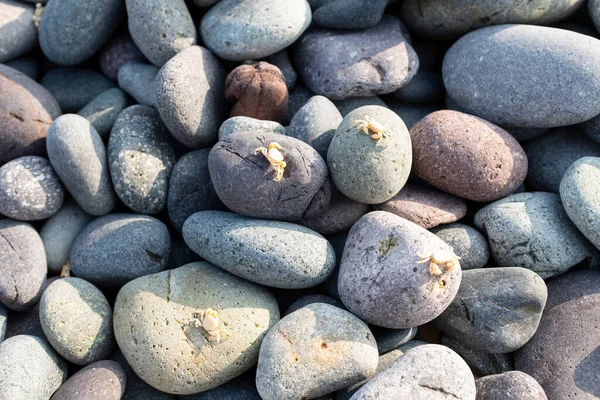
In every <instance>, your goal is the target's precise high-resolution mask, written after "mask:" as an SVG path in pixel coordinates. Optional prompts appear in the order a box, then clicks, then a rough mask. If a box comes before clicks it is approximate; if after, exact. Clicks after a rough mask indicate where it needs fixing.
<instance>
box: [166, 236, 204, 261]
mask: <svg viewBox="0 0 600 400" xmlns="http://www.w3.org/2000/svg"><path fill="white" fill-rule="evenodd" d="M196 261H202V258H200V256H199V255H198V254H196V253H194V251H193V250H192V249H190V248H189V247H188V245H187V244H185V242H184V241H183V239H180V238H179V237H177V236H173V237H172V238H171V255H170V257H169V266H168V269H173V268H177V267H181V266H182V265H186V264H190V263H193V262H196Z"/></svg>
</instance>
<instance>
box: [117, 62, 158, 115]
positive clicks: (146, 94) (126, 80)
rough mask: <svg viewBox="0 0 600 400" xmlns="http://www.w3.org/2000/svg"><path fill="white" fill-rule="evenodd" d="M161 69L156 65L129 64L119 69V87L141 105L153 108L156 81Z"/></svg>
mask: <svg viewBox="0 0 600 400" xmlns="http://www.w3.org/2000/svg"><path fill="white" fill-rule="evenodd" d="M158 71H159V68H158V67H157V66H155V65H149V64H142V63H128V64H125V65H123V66H122V67H121V69H119V74H118V80H119V87H120V88H121V89H123V90H124V91H126V92H127V93H128V94H129V95H130V96H131V97H133V98H134V99H135V101H137V102H138V103H139V104H143V105H145V106H153V105H154V103H155V99H154V81H155V80H156V75H157V74H158Z"/></svg>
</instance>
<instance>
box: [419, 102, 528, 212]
mask: <svg viewBox="0 0 600 400" xmlns="http://www.w3.org/2000/svg"><path fill="white" fill-rule="evenodd" d="M410 138H411V141H412V144H413V173H414V174H415V175H416V176H418V177H419V178H421V179H423V180H424V181H426V182H427V183H429V184H430V185H431V186H434V187H436V188H438V189H441V190H443V191H445V192H448V193H451V194H454V195H456V196H459V197H463V198H465V199H469V200H474V201H481V202H490V201H494V200H497V199H500V198H503V197H506V196H508V195H509V194H511V193H512V192H514V191H515V190H516V189H517V187H518V186H519V185H520V184H521V183H522V182H523V181H524V180H525V176H526V174H527V156H526V154H525V151H524V150H523V148H522V147H521V146H520V145H519V143H518V142H517V141H516V140H515V139H514V138H513V137H512V136H511V135H510V134H509V133H508V132H506V131H505V130H503V129H502V128H500V127H498V126H496V125H494V124H491V123H489V122H487V121H485V120H483V119H481V118H478V117H475V116H472V115H469V114H464V113H461V112H458V111H451V110H442V111H436V112H434V113H432V114H429V115H428V116H426V117H425V118H423V119H422V120H421V121H419V122H418V123H417V124H416V125H415V126H413V127H412V128H411V130H410Z"/></svg>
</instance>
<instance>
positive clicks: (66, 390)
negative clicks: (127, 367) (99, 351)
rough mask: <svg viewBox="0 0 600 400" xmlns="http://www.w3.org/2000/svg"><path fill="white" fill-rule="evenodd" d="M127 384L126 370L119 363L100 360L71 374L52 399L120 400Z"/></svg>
mask: <svg viewBox="0 0 600 400" xmlns="http://www.w3.org/2000/svg"><path fill="white" fill-rule="evenodd" d="M125 385H126V376H125V371H123V368H122V367H121V366H120V365H119V364H118V363H116V362H115V361H110V360H104V361H98V362H95V363H93V364H91V365H88V366H87V367H85V368H83V369H81V370H79V371H78V372H77V373H76V374H75V375H73V376H71V377H70V378H69V379H68V380H67V381H66V382H65V383H64V384H63V385H62V386H61V387H60V388H59V389H58V390H57V391H56V392H55V393H54V395H52V399H51V400H74V399H77V398H81V399H86V400H120V399H121V396H123V393H124V392H125Z"/></svg>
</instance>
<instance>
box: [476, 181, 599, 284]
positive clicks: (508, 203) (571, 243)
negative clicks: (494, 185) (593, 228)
mask: <svg viewBox="0 0 600 400" xmlns="http://www.w3.org/2000/svg"><path fill="white" fill-rule="evenodd" d="M475 226H476V227H477V228H478V229H479V230H481V231H482V232H484V233H485V234H486V235H487V237H488V240H489V242H490V250H491V253H492V255H493V257H494V260H495V261H496V264H497V265H498V266H499V267H523V268H527V269H530V270H532V271H533V272H536V273H537V274H539V275H540V276H541V277H542V278H544V279H546V278H550V277H552V276H555V275H558V274H560V273H563V272H565V271H567V270H568V269H569V268H571V267H572V266H574V265H577V264H579V263H580V262H581V261H583V260H584V259H586V258H588V257H591V246H590V245H589V243H588V242H587V241H586V240H585V238H584V237H583V235H582V234H581V233H580V232H579V231H578V230H577V228H576V227H575V226H574V225H573V223H572V222H571V221H570V220H569V217H568V216H567V214H566V213H565V210H564V209H563V206H562V204H561V201H560V197H559V196H558V195H557V194H554V193H546V192H530V193H519V194H514V195H511V196H508V197H506V198H504V199H502V200H498V201H496V202H494V203H491V204H489V205H487V206H486V207H484V208H482V209H481V210H479V211H478V212H477V214H475Z"/></svg>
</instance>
